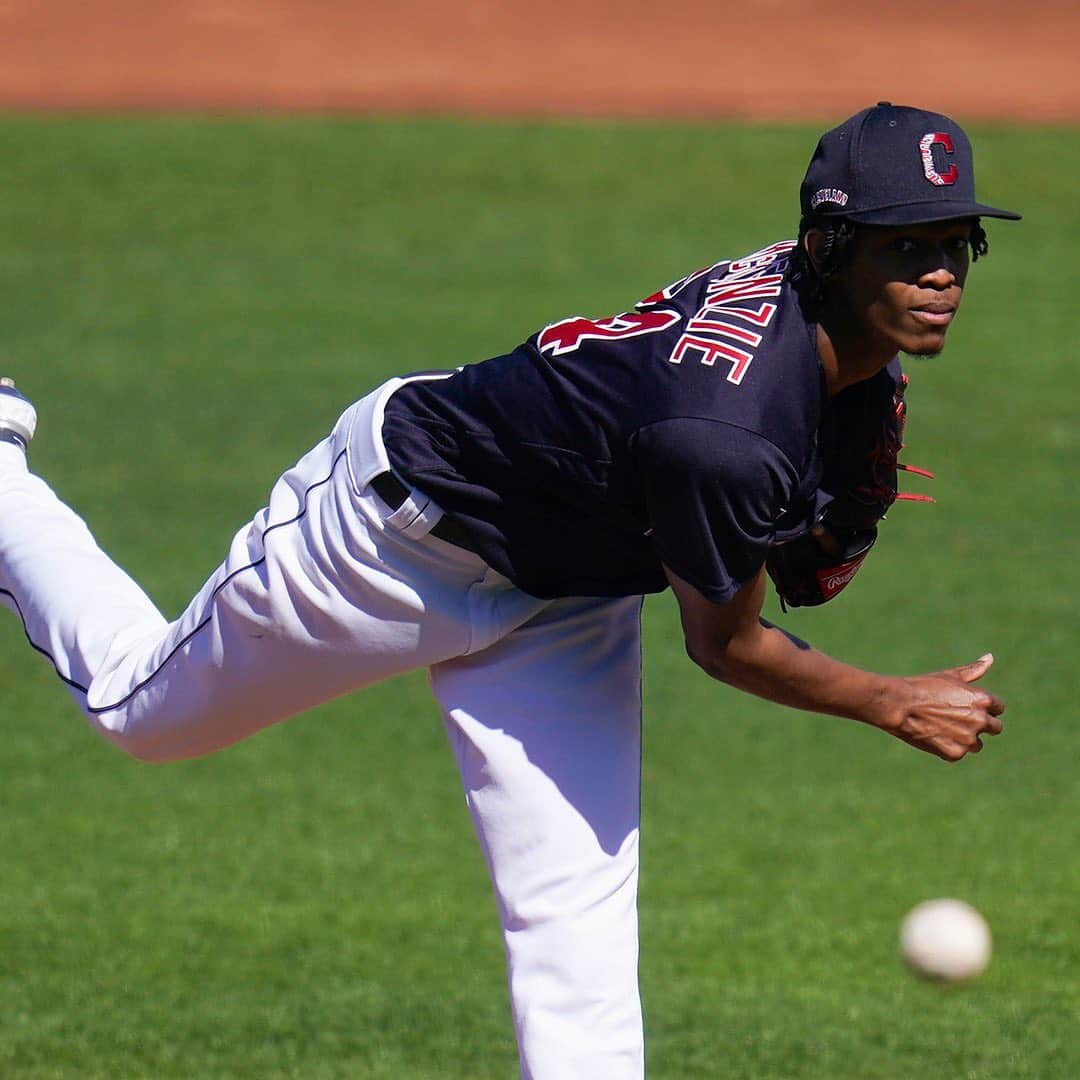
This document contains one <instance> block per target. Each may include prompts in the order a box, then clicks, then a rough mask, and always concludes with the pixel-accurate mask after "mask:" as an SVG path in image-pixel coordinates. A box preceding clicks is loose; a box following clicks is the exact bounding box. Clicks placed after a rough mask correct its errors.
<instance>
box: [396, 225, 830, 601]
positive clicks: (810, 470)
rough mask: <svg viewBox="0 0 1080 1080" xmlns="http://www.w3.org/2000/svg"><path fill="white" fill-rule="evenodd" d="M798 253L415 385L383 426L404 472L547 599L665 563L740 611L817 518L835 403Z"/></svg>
mask: <svg viewBox="0 0 1080 1080" xmlns="http://www.w3.org/2000/svg"><path fill="white" fill-rule="evenodd" d="M791 247H792V244H791V243H790V242H784V243H780V244H774V245H773V246H771V247H769V248H766V249H764V250H762V251H759V252H755V253H754V254H753V255H749V256H747V257H745V258H742V259H736V260H734V261H724V262H720V263H717V264H715V265H714V266H711V267H707V268H706V269H704V270H700V271H698V272H697V273H694V274H691V275H689V276H688V277H686V278H684V279H682V280H681V281H678V282H676V283H675V284H674V285H671V286H669V287H668V288H666V289H664V290H662V291H661V292H658V293H655V294H653V295H652V296H650V297H648V298H646V299H645V300H643V301H641V302H640V303H639V304H638V305H637V306H636V307H635V309H634V310H633V311H630V312H626V313H624V314H621V315H617V316H615V317H613V318H609V319H600V320H593V319H586V318H582V317H576V318H571V319H564V320H562V321H560V322H557V323H553V324H552V325H550V326H547V327H545V329H544V330H542V331H540V333H538V334H535V335H534V336H533V337H531V338H530V339H529V340H528V341H526V342H525V343H524V344H522V345H520V346H519V347H518V348H516V349H515V350H514V351H513V352H511V353H509V354H507V355H505V356H498V357H495V358H494V359H491V360H486V361H484V362H483V363H479V364H473V365H468V366H466V367H464V368H462V369H461V370H460V371H458V372H456V373H455V374H453V375H452V376H451V377H449V378H445V379H438V380H435V381H420V382H412V383H409V384H407V385H406V386H404V387H403V388H402V389H400V390H399V391H398V392H397V393H396V394H394V396H393V397H392V398H391V399H390V401H389V402H388V405H387V409H386V417H385V422H384V426H383V436H384V439H385V442H386V446H387V451H388V454H389V457H390V461H391V464H392V466H393V468H394V470H395V472H397V473H398V474H399V475H400V476H401V477H402V478H403V479H405V480H407V481H408V482H409V483H411V484H413V485H414V486H416V487H417V488H419V489H420V490H421V491H423V492H424V493H425V494H427V495H429V496H431V497H432V498H433V499H435V501H436V502H437V503H438V504H439V505H440V506H442V507H443V509H444V510H446V511H447V512H449V513H451V514H453V515H454V516H455V517H457V518H458V519H459V520H460V522H461V523H462V525H463V526H464V527H465V529H466V530H467V532H468V534H469V536H470V537H471V539H472V541H473V545H474V547H475V549H476V550H477V551H478V552H479V553H480V554H481V555H482V556H483V557H484V559H485V560H486V561H487V562H488V563H489V564H490V565H491V566H493V567H495V569H496V570H498V571H500V572H501V573H503V574H505V575H506V576H507V577H508V578H509V579H510V580H511V581H513V582H514V584H515V585H517V586H518V587H519V588H521V589H523V590H524V591H526V592H529V593H532V594H533V595H536V596H543V597H553V596H623V595H632V594H636V593H643V592H656V591H659V590H661V589H663V588H664V587H665V585H666V579H665V577H664V574H663V570H662V565H661V564H667V565H668V566H669V567H670V568H671V569H672V570H674V571H675V573H677V574H678V575H679V576H680V577H681V578H683V579H684V580H686V581H688V582H690V584H692V585H694V586H695V587H696V588H697V589H698V590H700V591H701V592H702V593H703V594H704V595H705V596H707V597H708V598H709V599H711V600H714V601H716V602H718V603H723V602H726V601H728V600H730V599H731V597H732V596H733V595H734V593H735V592H736V591H737V590H738V588H739V587H740V586H741V585H742V584H744V583H745V582H746V581H748V580H749V579H750V578H752V577H754V576H755V575H756V573H757V572H758V570H759V569H760V568H761V565H762V563H763V561H764V559H765V554H766V552H767V550H768V547H769V545H770V544H771V543H774V542H776V541H777V540H778V539H784V538H785V537H787V536H790V535H793V534H794V533H796V532H798V531H801V530H802V529H804V528H806V526H807V524H808V523H809V521H810V519H811V518H812V516H813V514H814V512H815V497H816V491H817V482H818V478H819V476H820V471H821V462H820V452H819V438H818V432H819V428H821V427H822V424H823V420H824V418H825V415H826V413H827V411H828V398H827V394H826V391H825V382H824V376H823V373H822V370H821V365H820V361H819V357H818V351H817V345H816V327H815V325H814V324H813V323H810V322H808V321H807V320H806V318H805V317H804V316H803V313H802V311H801V308H800V306H799V303H798V298H797V297H796V295H795V294H794V291H793V290H792V288H791V286H790V285H788V284H787V283H785V282H784V280H783V275H784V270H785V268H786V264H787V255H788V252H789V251H790V249H791Z"/></svg>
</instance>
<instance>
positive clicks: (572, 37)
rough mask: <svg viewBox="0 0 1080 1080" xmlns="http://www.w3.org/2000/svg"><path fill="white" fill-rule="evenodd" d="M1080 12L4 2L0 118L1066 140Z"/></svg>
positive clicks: (275, 0) (283, 0) (810, 2)
mask: <svg viewBox="0 0 1080 1080" xmlns="http://www.w3.org/2000/svg"><path fill="white" fill-rule="evenodd" d="M1078 46H1080V3H1077V0H1030V2H1027V3H1020V4H1017V3H1013V2H1012V0H981V2H980V0H953V2H951V3H948V4H922V5H918V6H917V5H914V4H910V3H908V4H905V3H888V4H886V3H873V2H869V0H862V2H855V0H834V2H832V3H828V2H819V0H801V2H800V0H744V2H742V3H723V2H719V0H714V2H712V3H708V2H705V0H683V2H682V3H678V4H672V5H670V6H668V7H664V6H660V5H657V4H655V3H645V2H643V0H620V2H618V3H615V2H614V0H594V2H589V0H578V3H576V4H570V3H567V2H565V0H552V2H549V3H547V4H544V3H543V2H542V0H541V2H534V3H525V2H524V0H503V2H497V0H459V2H457V3H455V4H440V3H437V2H436V0H398V2H396V3H394V2H391V3H381V4H374V3H370V2H368V0H351V2H349V0H150V2H147V0H100V2H99V3H95V4H88V3H86V0H49V2H47V3H43V2H41V0H0V108H7V109H16V110H22V109H32V110H38V109H56V108H60V109H91V110H99V111H110V112H111V111H117V110H128V109H140V110H147V109H149V110H159V109H160V110H195V111H222V110H242V111H251V110H265V109H273V110H288V111H294V110H299V111H326V112H338V111H358V112H406V113H417V112H419V113H424V112H428V113H430V112H438V113H457V114H462V113H464V114H490V113H495V114H504V115H516V116H535V115H594V116H685V117H698V118H704V117H747V118H750V117H753V118H759V117H761V118H766V117H767V118H783V119H787V118H790V119H796V118H802V117H813V118H824V119H835V118H838V117H840V116H842V115H846V114H847V113H849V112H853V111H855V110H856V109H857V108H860V107H862V106H863V105H864V104H868V103H871V102H873V101H876V100H878V99H880V98H887V99H889V100H892V101H897V102H906V103H914V104H919V105H924V106H928V107H931V108H935V109H938V110H940V111H944V112H948V113H951V114H954V115H956V116H957V117H958V118H960V119H962V120H969V119H973V118H980V119H987V118H996V119H1022V120H1035V121H1053V122H1069V123H1073V122H1077V121H1080V78H1078V77H1077V74H1076V64H1075V59H1074V58H1075V55H1076V53H1077V49H1078Z"/></svg>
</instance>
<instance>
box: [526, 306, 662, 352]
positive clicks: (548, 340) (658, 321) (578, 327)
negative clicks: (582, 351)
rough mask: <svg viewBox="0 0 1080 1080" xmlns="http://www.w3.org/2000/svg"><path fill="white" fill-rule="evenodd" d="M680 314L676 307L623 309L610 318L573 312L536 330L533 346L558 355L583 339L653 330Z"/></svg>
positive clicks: (572, 349)
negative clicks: (668, 309)
mask: <svg viewBox="0 0 1080 1080" xmlns="http://www.w3.org/2000/svg"><path fill="white" fill-rule="evenodd" d="M681 318H682V316H681V315H680V314H679V313H678V312H677V311H663V310H662V311H627V312H624V313H623V314H622V315H613V316H612V317H611V318H610V319H586V318H585V317H584V316H581V315H576V316H574V317H572V318H569V319H563V320H562V321H561V322H556V323H552V324H551V325H550V326H546V327H544V329H543V330H541V331H540V333H539V335H538V336H537V339H536V347H537V348H538V349H539V350H540V351H541V352H547V353H550V354H551V355H552V356H562V355H563V354H564V353H569V352H573V351H574V350H575V349H578V348H580V347H581V343H582V342H583V341H588V340H607V341H615V340H618V339H620V338H629V337H638V336H640V335H641V334H656V333H658V332H659V331H661V330H667V329H668V327H671V326H674V325H675V324H676V323H677V322H679V320H680V319H681Z"/></svg>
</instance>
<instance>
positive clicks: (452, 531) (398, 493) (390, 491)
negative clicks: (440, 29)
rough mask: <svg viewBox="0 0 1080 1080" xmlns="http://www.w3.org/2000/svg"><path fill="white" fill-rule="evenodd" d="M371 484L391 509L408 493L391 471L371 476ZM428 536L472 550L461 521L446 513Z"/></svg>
mask: <svg viewBox="0 0 1080 1080" xmlns="http://www.w3.org/2000/svg"><path fill="white" fill-rule="evenodd" d="M371 486H372V487H373V488H374V489H375V494H376V495H378V496H379V498H380V499H382V501H383V502H384V503H386V505H387V506H389V507H390V509H391V510H397V509H398V508H399V507H400V506H401V504H402V503H403V502H404V501H405V500H406V499H407V498H408V497H409V494H410V493H409V489H408V488H407V487H406V486H405V485H404V484H403V483H402V482H401V481H400V480H399V479H398V478H397V477H396V476H395V475H394V474H393V473H392V472H384V473H379V475H378V476H376V477H373V478H372V481H371ZM428 536H437V537H438V538H439V539H440V540H445V541H446V542H447V543H448V544H453V545H454V546H455V547H459V548H464V549H465V550H466V551H473V550H474V549H473V545H472V541H471V540H470V539H469V534H468V533H467V532H466V531H465V529H464V528H463V527H462V526H461V523H460V522H459V521H458V520H457V519H456V518H452V517H451V516H450V515H449V514H447V513H444V514H443V516H442V517H441V518H439V520H438V522H436V524H435V527H434V528H433V529H432V530H431V532H429V533H428Z"/></svg>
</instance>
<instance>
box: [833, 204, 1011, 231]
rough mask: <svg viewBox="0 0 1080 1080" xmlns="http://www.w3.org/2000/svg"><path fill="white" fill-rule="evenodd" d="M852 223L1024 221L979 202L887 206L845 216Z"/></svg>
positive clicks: (908, 223) (906, 223)
mask: <svg viewBox="0 0 1080 1080" xmlns="http://www.w3.org/2000/svg"><path fill="white" fill-rule="evenodd" d="M844 217H846V218H847V219H848V220H849V221H854V222H855V223H856V224H858V225H920V224H923V223H925V222H931V221H952V220H954V219H956V218H971V217H991V218H1001V219H1003V220H1005V221H1021V220H1022V218H1021V217H1020V215H1019V214H1015V213H1013V211H1012V210H1000V209H998V208H997V207H996V206H984V205H983V204H982V203H977V202H948V201H947V200H942V199H935V200H934V201H933V202H926V203H908V204H907V205H905V206H883V207H880V208H878V209H877V210H862V211H858V210H856V211H855V212H854V213H850V214H845V215H844Z"/></svg>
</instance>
